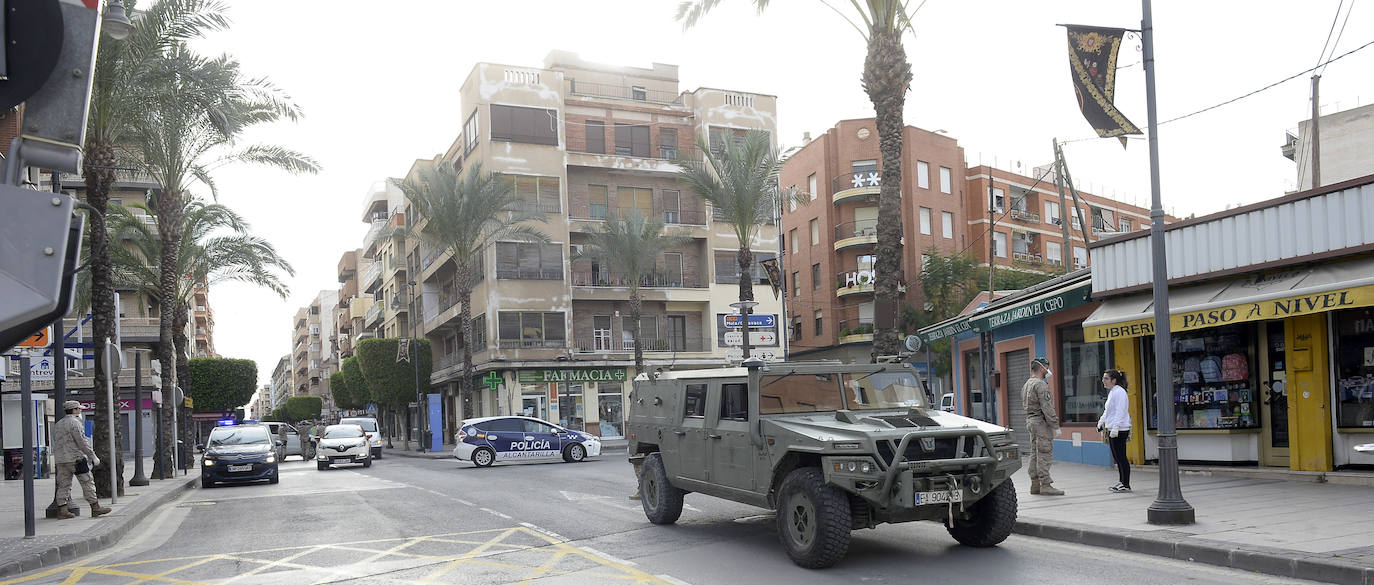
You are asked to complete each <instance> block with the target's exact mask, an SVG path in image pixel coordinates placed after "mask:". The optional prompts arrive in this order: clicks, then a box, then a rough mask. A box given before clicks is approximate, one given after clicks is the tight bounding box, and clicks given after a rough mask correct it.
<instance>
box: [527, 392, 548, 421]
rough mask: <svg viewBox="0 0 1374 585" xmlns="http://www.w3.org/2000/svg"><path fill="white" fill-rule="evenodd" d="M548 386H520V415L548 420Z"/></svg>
mask: <svg viewBox="0 0 1374 585" xmlns="http://www.w3.org/2000/svg"><path fill="white" fill-rule="evenodd" d="M548 410H549V396H548V384H521V385H520V415H521V416H528V417H533V418H542V419H544V420H548V418H549V415H548Z"/></svg>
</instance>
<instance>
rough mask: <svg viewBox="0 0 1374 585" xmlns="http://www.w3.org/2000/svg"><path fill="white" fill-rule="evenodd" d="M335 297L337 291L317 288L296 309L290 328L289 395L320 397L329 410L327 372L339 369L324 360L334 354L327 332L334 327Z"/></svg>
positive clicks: (331, 398)
mask: <svg viewBox="0 0 1374 585" xmlns="http://www.w3.org/2000/svg"><path fill="white" fill-rule="evenodd" d="M338 298H339V293H338V291H337V290H323V291H320V293H319V294H318V295H316V296H315V300H314V301H312V302H311V303H310V304H309V305H307V306H305V307H301V308H300V309H299V310H297V311H296V316H295V327H294V329H293V333H294V334H293V341H294V344H295V345H294V346H293V350H292V356H293V358H292V372H293V379H292V383H293V388H294V391H293V393H292V395H294V396H318V397H320V398H321V399H322V401H323V403H324V411H325V412H329V411H330V410H332V409H333V404H334V399H333V396H331V395H330V393H329V374H332V373H334V372H336V371H338V368H337V366H335V365H334V364H335V363H336V362H335V361H333V360H326V359H325V358H326V357H327V356H329V355H331V354H332V353H333V344H332V343H331V342H330V340H329V332H330V331H332V330H333V328H334V306H335V305H336V304H337V303H338ZM331 367H333V368H334V369H332V370H331V369H330V368H331Z"/></svg>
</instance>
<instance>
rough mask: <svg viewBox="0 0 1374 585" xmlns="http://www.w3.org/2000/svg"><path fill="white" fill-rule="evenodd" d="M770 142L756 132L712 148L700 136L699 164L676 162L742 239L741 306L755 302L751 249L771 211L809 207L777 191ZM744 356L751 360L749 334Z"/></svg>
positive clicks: (801, 198) (683, 177)
mask: <svg viewBox="0 0 1374 585" xmlns="http://www.w3.org/2000/svg"><path fill="white" fill-rule="evenodd" d="M771 140H772V139H771V138H770V137H769V135H768V133H767V132H763V131H760V130H752V131H750V132H749V134H748V135H746V136H745V137H744V139H743V140H731V139H727V140H725V141H723V142H722V143H721V144H718V145H716V147H715V148H714V149H712V148H711V147H710V146H709V145H708V144H707V143H706V139H705V138H703V137H700V136H698V137H697V149H698V150H700V151H701V153H702V158H701V160H678V161H676V163H677V165H678V167H679V171H678V180H680V181H682V183H683V184H685V185H687V187H688V188H690V189H692V190H693V191H695V192H696V193H697V195H699V196H700V197H701V198H702V199H705V200H706V201H708V202H710V203H711V206H712V207H714V208H715V209H716V212H717V213H719V214H720V215H721V217H722V218H723V219H724V220H725V222H726V223H729V224H730V226H731V228H733V229H734V231H735V237H736V238H738V240H739V251H738V252H736V253H735V259H736V260H737V261H738V263H739V273H740V279H739V300H740V301H752V300H754V282H753V278H751V276H750V274H751V273H752V269H753V265H754V253H753V251H751V250H750V249H749V245H750V244H751V243H752V242H753V241H754V239H755V238H756V237H757V236H758V233H759V226H761V225H763V224H764V223H766V222H768V221H771V220H772V219H773V210H774V209H775V208H776V207H777V206H778V205H779V202H780V201H782V202H786V201H788V200H791V201H795V202H797V203H798V204H801V205H805V204H807V203H809V202H810V198H809V197H807V196H806V195H805V194H802V193H799V192H797V191H795V190H793V189H780V188H779V187H778V168H779V167H780V166H781V164H782V163H781V162H779V160H778V155H777V152H776V151H774V150H773V147H772V144H771ZM744 330H745V331H747V328H746V329H744ZM744 357H749V344H748V336H747V335H746V336H745V345H744Z"/></svg>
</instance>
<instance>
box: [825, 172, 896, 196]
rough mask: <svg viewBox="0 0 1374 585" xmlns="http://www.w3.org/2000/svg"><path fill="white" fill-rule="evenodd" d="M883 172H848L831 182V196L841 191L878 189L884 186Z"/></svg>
mask: <svg viewBox="0 0 1374 585" xmlns="http://www.w3.org/2000/svg"><path fill="white" fill-rule="evenodd" d="M882 175H883V172H882V171H880V170H876V169H875V170H872V171H857V172H853V171H851V172H848V173H845V174H843V175H840V176H838V177H835V179H834V180H832V181H831V182H830V194H831V195H834V194H836V193H839V192H840V191H848V190H850V189H862V188H866V187H871V188H874V189H877V188H878V187H879V186H880V185H882Z"/></svg>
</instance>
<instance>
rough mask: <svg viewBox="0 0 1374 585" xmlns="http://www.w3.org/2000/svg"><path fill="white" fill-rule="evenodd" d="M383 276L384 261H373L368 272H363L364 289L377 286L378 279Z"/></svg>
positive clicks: (367, 289) (368, 289)
mask: <svg viewBox="0 0 1374 585" xmlns="http://www.w3.org/2000/svg"><path fill="white" fill-rule="evenodd" d="M381 277H382V263H381V262H373V263H372V266H369V267H368V269H367V272H364V273H363V280H362V283H361V284H362V287H363V290H366V291H370V290H372V289H374V288H376V285H377V281H378V280H380V279H381Z"/></svg>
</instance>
